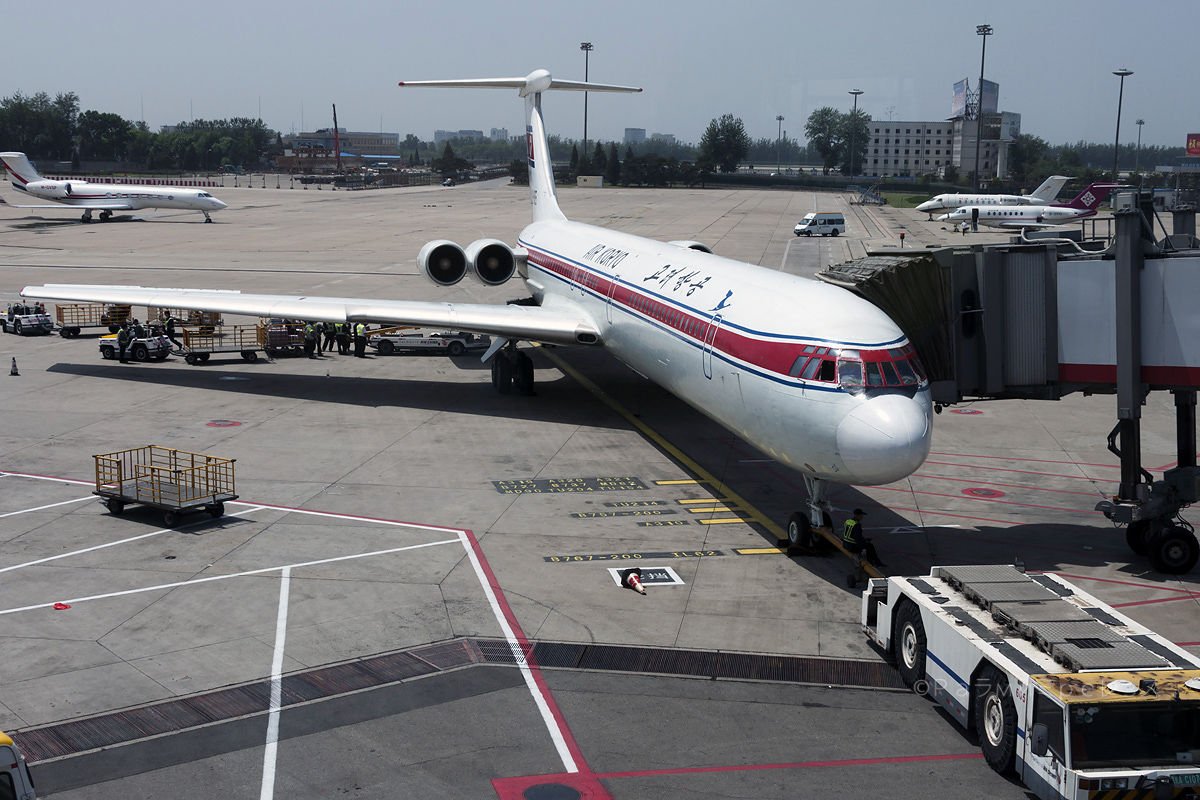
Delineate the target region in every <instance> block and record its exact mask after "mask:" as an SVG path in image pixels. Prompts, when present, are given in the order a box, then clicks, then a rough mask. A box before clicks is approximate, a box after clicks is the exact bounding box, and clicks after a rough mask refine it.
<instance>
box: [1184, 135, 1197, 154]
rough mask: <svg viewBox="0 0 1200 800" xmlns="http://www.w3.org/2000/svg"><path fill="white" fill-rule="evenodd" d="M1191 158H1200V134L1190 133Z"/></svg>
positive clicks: (1188, 149)
mask: <svg viewBox="0 0 1200 800" xmlns="http://www.w3.org/2000/svg"><path fill="white" fill-rule="evenodd" d="M1187 154H1188V155H1189V156H1200V133H1189V134H1188V143H1187Z"/></svg>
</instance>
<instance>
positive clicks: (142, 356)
mask: <svg viewBox="0 0 1200 800" xmlns="http://www.w3.org/2000/svg"><path fill="white" fill-rule="evenodd" d="M129 354H130V355H131V356H133V360H134V361H149V360H150V350H149V349H147V347H146V345H144V344H140V343H139V344H135V345H134V346H133V347H131V348H130V350H129Z"/></svg>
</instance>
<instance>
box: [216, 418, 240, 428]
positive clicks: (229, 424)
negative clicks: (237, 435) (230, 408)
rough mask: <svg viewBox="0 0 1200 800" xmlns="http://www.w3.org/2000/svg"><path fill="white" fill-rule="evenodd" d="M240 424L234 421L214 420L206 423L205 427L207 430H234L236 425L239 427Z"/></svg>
mask: <svg viewBox="0 0 1200 800" xmlns="http://www.w3.org/2000/svg"><path fill="white" fill-rule="evenodd" d="M241 424H242V423H240V422H238V421H237V420H235V419H214V420H210V421H209V422H208V423H207V426H208V427H209V428H236V427H237V426H238V425H241Z"/></svg>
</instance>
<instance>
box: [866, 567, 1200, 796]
mask: <svg viewBox="0 0 1200 800" xmlns="http://www.w3.org/2000/svg"><path fill="white" fill-rule="evenodd" d="M862 625H863V630H864V631H865V632H866V634H867V636H868V637H869V638H870V639H871V640H873V641H874V642H875V643H876V644H877V645H878V646H879V647H881V648H882V649H883V650H884V651H886V652H888V653H891V654H893V655H894V656H895V659H896V667H897V669H898V670H899V672H900V676H901V678H902V679H903V680H904V682H905V684H907V685H908V686H909V687H910V688H912V689H913V690H914V691H917V692H919V693H922V694H927V695H929V696H930V697H932V699H933V700H934V701H935V702H937V703H938V704H939V705H941V706H942V707H943V708H944V709H945V710H946V711H947V712H949V714H950V716H952V717H953V718H954V720H955V721H956V722H958V724H959V725H961V726H963V727H964V728H966V729H968V730H970V731H974V732H975V733H976V734H977V735H978V737H979V744H980V748H981V749H982V750H983V756H984V758H985V759H986V760H987V762H988V764H989V765H990V766H991V767H992V768H993V769H994V770H996V771H997V772H1000V773H1002V774H1004V773H1013V774H1015V775H1016V776H1017V777H1018V778H1020V779H1021V780H1022V781H1023V782H1024V783H1025V786H1026V787H1028V788H1029V789H1030V790H1031V791H1032V792H1033V794H1035V795H1037V796H1038V797H1039V798H1042V799H1043V800H1094V799H1096V798H1110V797H1111V798H1195V797H1197V796H1200V658H1197V657H1196V656H1194V655H1192V654H1191V653H1189V652H1187V651H1186V650H1184V649H1183V648H1181V647H1179V646H1177V645H1175V644H1173V643H1172V642H1170V641H1168V640H1167V639H1166V638H1164V637H1163V636H1160V635H1159V634H1157V633H1155V632H1154V631H1152V630H1150V629H1149V628H1146V627H1145V626H1143V625H1141V624H1139V623H1137V622H1135V621H1133V620H1132V619H1130V618H1129V617H1126V616H1124V615H1123V614H1121V613H1120V612H1118V611H1117V610H1115V609H1114V608H1113V607H1112V606H1109V605H1107V604H1105V603H1103V602H1101V601H1100V600H1098V599H1097V598H1095V597H1093V596H1092V595H1090V594H1088V593H1086V592H1084V591H1083V590H1082V589H1080V588H1079V587H1077V586H1075V585H1074V584H1072V583H1070V582H1068V581H1066V580H1064V579H1062V578H1059V577H1058V576H1056V575H1027V574H1025V573H1024V572H1022V571H1020V570H1018V569H1016V568H1014V567H1010V566H992V565H989V566H954V567H934V568H933V569H932V570H931V572H930V574H929V575H924V576H920V577H909V578H902V577H889V578H872V579H871V580H870V581H869V582H868V585H867V589H866V591H865V592H863V603H862Z"/></svg>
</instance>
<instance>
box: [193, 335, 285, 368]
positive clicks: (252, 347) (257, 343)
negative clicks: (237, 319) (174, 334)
mask: <svg viewBox="0 0 1200 800" xmlns="http://www.w3.org/2000/svg"><path fill="white" fill-rule="evenodd" d="M180 332H181V333H182V338H183V353H184V355H183V360H184V361H186V362H187V363H189V364H192V365H193V366H194V365H196V364H203V363H204V362H206V361H208V359H209V357H210V356H211V355H212V354H213V353H237V354H238V355H240V356H241V357H242V360H244V361H249V362H254V361H257V360H258V351H259V350H264V349H265V348H266V343H267V341H266V328H265V327H264V326H262V325H226V326H225V327H223V328H219V329H214V328H212V327H209V326H205V327H201V328H182V329H181V331H180Z"/></svg>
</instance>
